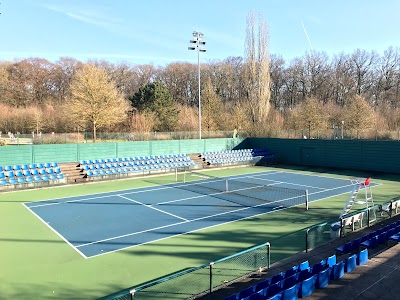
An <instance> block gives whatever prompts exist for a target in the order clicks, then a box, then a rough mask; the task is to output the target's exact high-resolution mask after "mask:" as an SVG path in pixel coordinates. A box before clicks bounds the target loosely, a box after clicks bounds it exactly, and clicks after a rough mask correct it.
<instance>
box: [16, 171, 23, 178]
mask: <svg viewBox="0 0 400 300" xmlns="http://www.w3.org/2000/svg"><path fill="white" fill-rule="evenodd" d="M14 176H15V177H22V176H23V174H22V171H21V170H18V171H15V172H14Z"/></svg>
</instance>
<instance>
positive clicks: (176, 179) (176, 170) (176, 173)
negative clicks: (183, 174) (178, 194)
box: [175, 168, 178, 182]
mask: <svg viewBox="0 0 400 300" xmlns="http://www.w3.org/2000/svg"><path fill="white" fill-rule="evenodd" d="M175 181H176V182H178V168H175Z"/></svg>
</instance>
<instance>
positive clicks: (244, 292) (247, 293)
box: [238, 286, 255, 299]
mask: <svg viewBox="0 0 400 300" xmlns="http://www.w3.org/2000/svg"><path fill="white" fill-rule="evenodd" d="M254 292H255V291H254V286H250V287H248V288H246V289H244V290H241V291H240V292H239V296H238V297H239V299H243V298H246V297H248V296H250V295H251V294H254Z"/></svg>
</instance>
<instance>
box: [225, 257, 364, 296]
mask: <svg viewBox="0 0 400 300" xmlns="http://www.w3.org/2000/svg"><path fill="white" fill-rule="evenodd" d="M367 261H368V249H364V250H362V251H360V252H359V253H357V254H354V255H352V256H350V257H348V258H346V259H345V260H343V261H340V262H337V261H336V255H335V254H334V255H332V256H329V257H328V258H327V259H326V260H322V261H320V262H319V263H317V264H315V265H313V266H310V265H309V262H308V261H305V262H303V263H301V264H300V265H299V266H294V267H292V268H290V269H288V270H286V271H285V272H281V273H279V274H277V275H275V276H273V277H271V278H269V279H266V280H264V281H261V282H259V283H257V284H256V285H254V286H251V287H248V288H246V289H244V290H242V291H240V292H239V293H235V294H233V295H231V296H229V297H226V298H225V299H224V300H264V299H268V300H272V299H273V300H287V299H297V298H305V297H308V296H310V295H312V294H313V293H314V291H315V289H316V288H324V287H326V286H327V285H328V284H329V283H330V280H338V279H340V278H342V277H343V275H344V273H345V272H346V273H350V272H352V271H353V270H354V269H355V268H356V266H357V265H363V264H365V263H366V262H367Z"/></svg>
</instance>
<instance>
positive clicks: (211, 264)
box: [210, 262, 214, 294]
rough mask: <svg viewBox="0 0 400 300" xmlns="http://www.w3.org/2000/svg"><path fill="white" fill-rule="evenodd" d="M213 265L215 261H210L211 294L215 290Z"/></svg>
mask: <svg viewBox="0 0 400 300" xmlns="http://www.w3.org/2000/svg"><path fill="white" fill-rule="evenodd" d="M213 267H214V262H210V294H212V292H213Z"/></svg>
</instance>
